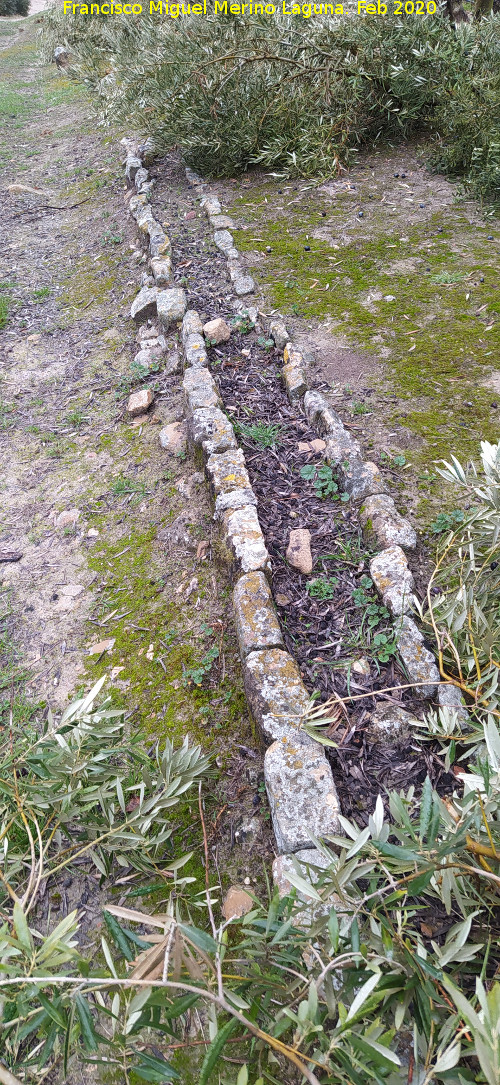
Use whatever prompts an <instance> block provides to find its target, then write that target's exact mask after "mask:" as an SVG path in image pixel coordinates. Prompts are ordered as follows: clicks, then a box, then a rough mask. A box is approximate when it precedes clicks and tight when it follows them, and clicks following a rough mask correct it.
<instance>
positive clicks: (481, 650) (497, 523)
mask: <svg viewBox="0 0 500 1085" xmlns="http://www.w3.org/2000/svg"><path fill="white" fill-rule="evenodd" d="M438 470H439V473H440V474H441V475H442V477H443V478H444V479H446V481H447V482H449V483H452V484H453V485H454V486H455V487H456V488H457V489H458V490H459V491H461V493H462V497H463V500H464V501H465V502H466V503H467V504H468V506H469V508H468V512H467V515H466V516H465V518H464V520H463V521H462V522H461V523H460V524H459V525H458V526H457V527H456V529H455V530H454V531H452V532H450V533H449V534H448V535H447V536H446V538H444V539H443V541H442V543H441V544H440V548H439V552H438V555H437V562H436V567H435V570H434V573H433V576H432V578H431V580H430V582H429V586H428V593H427V601H428V610H427V615H426V617H427V621H428V623H429V625H431V626H432V631H433V634H434V636H435V639H436V641H437V643H438V646H439V653H440V663H441V668H442V670H443V671H444V673H445V674H446V675H448V676H449V677H450V679H451V681H453V683H454V684H455V685H456V686H457V687H458V688H459V689H460V690H461V691H462V693H464V694H465V695H466V696H467V698H468V699H469V701H470V702H471V703H473V704H474V709H475V714H476V716H477V717H478V718H482V716H484V714H488V713H489V714H492V713H493V715H494V716H495V718H496V719H498V718H500V714H499V709H500V696H499V690H498V679H499V674H500V670H499V667H500V662H499V661H500V611H499V591H500V444H496V445H492V444H489V443H488V442H487V441H483V442H482V444H481V464H480V467H476V465H475V464H473V463H472V464H469V465H468V466H467V467H463V466H462V465H461V464H460V463H459V461H458V460H457V459H456V457H454V456H453V457H452V458H451V462H450V463H445V464H444V465H443V466H442V467H441V468H438ZM436 589H438V594H437V595H436V594H435V591H436Z"/></svg>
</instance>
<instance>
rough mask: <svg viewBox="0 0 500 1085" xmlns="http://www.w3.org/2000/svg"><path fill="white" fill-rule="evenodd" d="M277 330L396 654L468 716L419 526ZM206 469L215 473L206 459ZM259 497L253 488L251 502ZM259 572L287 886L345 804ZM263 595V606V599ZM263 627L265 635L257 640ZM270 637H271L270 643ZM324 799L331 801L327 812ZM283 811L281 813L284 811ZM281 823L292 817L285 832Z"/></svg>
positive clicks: (280, 874)
mask: <svg viewBox="0 0 500 1085" xmlns="http://www.w3.org/2000/svg"><path fill="white" fill-rule="evenodd" d="M186 176H187V179H188V181H189V182H190V184H192V185H194V186H195V187H196V188H198V191H199V192H200V194H201V200H200V204H201V206H202V207H203V208H204V210H205V212H206V213H207V215H208V217H209V220H210V223H211V225H212V226H213V227H214V228H215V229H216V231H217V229H218V228H220V227H222V226H224V227H229V228H230V227H232V225H233V224H232V222H231V220H230V219H228V218H227V217H226V216H223V215H222V208H221V205H220V202H219V200H218V199H217V197H216V196H214V195H213V194H211V193H210V192H207V191H206V186H205V183H204V181H203V179H202V178H200V177H199V176H198V175H197V174H195V173H194V172H193V171H192V170H189V169H187V170H186ZM214 239H215V241H216V244H218V245H219V248H221V249H222V250H223V251H225V252H226V255H227V257H228V265H229V268H230V272H231V261H232V260H233V259H234V258H235V251H234V248H233V247H232V244H233V242H232V236H231V234H230V233H229V232H228V230H227V229H225V230H224V236H223V237H222V238H218V237H217V234H214ZM221 240H222V243H220V241H221ZM269 333H270V335H271V337H272V339H273V340H274V343H275V345H276V347H278V349H282V350H283V362H284V364H283V368H282V377H283V381H284V384H285V388H286V391H287V395H288V398H289V400H290V402H291V403H297V402H300V403H301V405H302V407H303V410H304V413H305V415H306V417H307V419H308V421H309V423H310V425H311V426H312V427H314V428H315V429H317V430H318V431H319V432H320V433H321V435H322V436H323V437H324V439H325V444H326V449H325V453H324V455H325V460H326V462H327V463H328V464H329V465H330V466H331V467H332V469H334V470H335V471H336V473H337V475H338V477H339V481H340V483H341V485H342V487H343V489H344V491H345V492H346V493H348V494H349V497H350V500H351V501H353V502H355V503H356V505H357V506H358V516H359V521H360V524H361V527H362V529H363V533H364V536H365V538H366V541H367V542H368V543H369V544H370V545H372V546H373V545H374V544H375V546H376V547H377V548H379V549H378V552H377V553H376V554H375V556H374V557H373V558H372V559H371V562H370V574H371V577H372V580H373V582H374V584H375V586H376V589H377V592H378V594H379V595H380V597H381V599H382V601H383V603H384V605H385V606H386V607H387V609H388V610H389V612H390V613H391V615H392V616H393V618H394V619H395V636H396V641H397V645H398V650H399V654H400V656H401V658H402V660H403V663H404V666H405V669H406V672H407V674H408V677H409V680H410V682H411V684H413V685H414V686H415V687H416V689H417V691H418V693H419V694H420V695H421V696H422V697H424V699H431V698H435V697H436V695H437V698H438V703H439V705H440V706H441V707H448V708H453V709H455V710H457V711H459V712H460V713H462V714H463V713H464V711H465V710H464V708H463V705H462V700H461V697H460V694H459V691H458V690H457V689H456V688H455V687H453V686H451V685H449V684H444V683H442V682H441V681H440V674H439V670H438V668H437V666H436V662H435V658H434V655H433V653H432V652H430V651H429V650H428V649H427V648H426V647H425V645H424V638H423V635H422V633H421V632H420V630H419V628H418V626H417V624H416V623H415V621H414V619H413V617H411V616H410V615H411V614H412V613H413V611H414V609H415V602H416V600H415V596H414V594H413V589H414V579H413V576H412V573H411V571H410V569H409V566H408V561H407V557H406V554H405V550H413V549H414V548H415V546H416V543H417V536H416V532H415V530H414V528H413V527H412V525H411V524H410V523H409V521H408V520H406V519H405V518H404V517H403V516H401V515H400V513H399V512H398V511H397V509H396V505H395V502H394V500H393V498H392V497H391V496H390V495H389V494H388V493H387V488H386V486H385V483H384V480H383V478H382V476H381V473H380V471H379V469H378V467H377V465H376V464H375V463H373V462H371V461H366V460H364V459H363V455H362V450H361V446H360V443H359V442H358V441H357V440H355V438H353V436H352V435H351V434H350V433H349V431H348V430H347V429H346V427H345V426H344V424H343V422H342V420H341V418H340V417H339V415H338V414H337V413H336V412H335V411H333V410H332V408H331V407H330V405H329V404H328V402H327V400H326V399H325V398H324V396H322V395H321V394H320V393H318V392H316V391H311V390H309V389H308V385H307V380H306V372H305V364H304V359H303V357H302V354H301V352H300V351H299V350H298V349H296V347H295V346H294V344H293V343H292V342H291V341H290V340H289V336H288V332H287V329H286V327H285V325H284V323H283V322H282V321H281V320H274V321H271V323H270V326H269ZM203 364H206V363H203ZM212 383H213V382H212ZM214 389H215V385H214ZM215 394H216V393H215ZM207 471H208V474H209V477H210V468H209V467H208V462H207ZM212 484H213V483H212ZM217 500H219V498H218V496H216V502H217ZM254 501H255V498H254V496H253V494H252V504H253V502H254ZM263 568H264V567H263ZM266 571H267V566H266ZM260 576H261V578H262V579H261V581H260V582H259V584H258V585H257V583H256V582H254V583H253V584H252V585H251V586H250V583H248V586H247V585H245V583H244V579H245V578H242V580H241V581H240V582H238V583H237V585H236V588H235V592H234V599H235V615H236V621H237V628H238V636H239V641H240V649H241V654H242V658H243V670H244V676H245V689H246V693H247V698H248V701H249V704H250V707H251V710H252V713H253V715H254V717H255V718H256V719H257V721H258V723H259V725H260V727H261V730H262V733H263V735H264V738H265V739H266V740H267V741H270V742H272V743H273V745H272V746H271V747H270V748H269V749H268V751H267V754H266V787H267V792H268V796H269V801H270V805H271V810H272V811H273V821H274V827H275V832H276V838H277V843H278V847H279V848H280V849H281V852H282V854H281V855H280V856H278V858H277V859H276V861H275V864H274V876H275V880H276V881H277V883H278V884H279V886H280V889H281V890H282V891H283V892H286V891H287V889H288V888H289V883H288V882H287V879H286V872H287V869H289V866H290V861H291V860H290V856H289V855H288V856H287V853H290V852H295V853H296V859H297V860H300V861H301V863H306V864H307V865H309V863H312V864H313V865H314V866H318V867H322V866H324V858H323V856H322V853H321V852H319V851H318V850H317V849H316V848H314V847H313V843H312V840H311V836H316V837H318V836H321V835H322V834H323V833H324V832H325V828H324V825H325V823H328V821H329V820H330V823H331V824H333V823H334V822H335V821H336V817H337V812H338V800H337V796H336V791H335V786H334V783H333V778H331V779H330V778H329V777H328V776H327V774H323V767H322V762H321V759H319V760H317V761H315V760H314V759H315V758H318V752H317V744H316V743H313V742H312V740H309V739H308V736H306V735H305V734H304V732H303V731H302V732H301V731H300V723H301V720H302V719H303V718H304V714H305V712H306V711H307V705H308V703H309V702H308V696H307V692H306V690H305V687H304V685H303V683H302V680H301V678H300V674H299V672H298V668H297V667H296V665H295V663H294V661H293V660H292V659H291V657H290V656H287V655H286V654H285V653H283V651H282V648H283V645H282V641H281V634H280V630H279V624H278V621H277V619H276V615H275V611H274V607H273V604H272V597H271V594H270V591H269V587H268V585H267V582H266V581H265V579H264V576H263V573H261V574H260ZM259 592H260V595H261V605H260V607H259V606H256V605H255V604H256V600H257V597H258V594H259ZM256 631H257V634H258V635H257V636H254V635H253V634H255V632H256ZM266 637H267V639H268V641H273V643H270V642H269V643H267V644H265V643H264V641H265V640H266ZM278 637H279V643H278ZM257 651H258V652H259V655H257V654H256V652H257ZM415 722H416V721H415V720H414V717H412V716H411V715H410V713H408V712H406V711H405V710H403V709H401V708H398V707H397V706H385V705H381V706H379V707H378V708H377V709H376V710H375V712H374V713H373V716H372V729H373V731H374V732H375V733H377V732H378V733H379V734H380V733H385V734H387V733H388V732H396V731H397V732H400V733H401V732H402V731H404V730H406V731H408V732H410V733H411V730H412V727H413V726H414V724H415ZM279 743H281V746H280V745H279ZM284 749H286V750H287V753H288V758H287V766H288V771H286V772H283V764H284V757H283V750H284ZM310 759H312V760H311V761H310ZM323 760H324V759H323ZM309 762H310V763H309ZM320 763H321V767H320ZM330 775H331V774H330ZM312 780H314V785H313V786H312V787H311V786H309V787H308V786H307V782H306V781H309V783H310V782H311V781H312ZM286 789H288V792H287V791H286ZM319 802H322V803H323V810H321V808H320V806H319V805H318V803H319ZM280 810H281V812H282V815H283V816H282V818H281V819H279V816H278V815H279V812H280ZM280 821H281V822H284V823H285V828H284V829H283V826H282V824H281V823H280ZM301 829H302V830H303V831H301ZM330 832H332V829H330ZM306 849H307V850H306Z"/></svg>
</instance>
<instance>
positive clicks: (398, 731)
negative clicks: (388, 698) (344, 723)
mask: <svg viewBox="0 0 500 1085" xmlns="http://www.w3.org/2000/svg"><path fill="white" fill-rule="evenodd" d="M417 726H418V720H417V719H416V717H415V716H412V714H411V712H406V711H405V709H404V708H400V707H399V705H391V704H380V705H378V706H377V708H376V709H375V711H374V712H372V715H371V717H370V722H369V723H368V726H367V732H368V735H369V737H370V738H373V739H375V740H376V741H378V742H388V741H390V740H391V739H393V738H398V737H404V736H409V735H413V737H415V736H416V735H418V730H416V728H417Z"/></svg>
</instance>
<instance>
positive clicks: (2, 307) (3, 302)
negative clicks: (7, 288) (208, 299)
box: [0, 294, 9, 329]
mask: <svg viewBox="0 0 500 1085" xmlns="http://www.w3.org/2000/svg"><path fill="white" fill-rule="evenodd" d="M8 319H9V303H8V301H7V298H4V297H3V296H2V295H1V294H0V329H1V328H5V326H6V324H7V321H8Z"/></svg>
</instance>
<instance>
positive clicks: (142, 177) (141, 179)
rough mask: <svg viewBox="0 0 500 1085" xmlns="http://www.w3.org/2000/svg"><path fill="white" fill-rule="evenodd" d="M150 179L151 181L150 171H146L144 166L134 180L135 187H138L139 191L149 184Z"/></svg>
mask: <svg viewBox="0 0 500 1085" xmlns="http://www.w3.org/2000/svg"><path fill="white" fill-rule="evenodd" d="M148 179H149V173H148V171H147V170H145V169H144V166H141V167H140V169H138V170H137V172H136V175H135V178H134V181H135V187H136V189H137V191H139V189H140V187H141V185H145V184H146V183H147V181H148Z"/></svg>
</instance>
